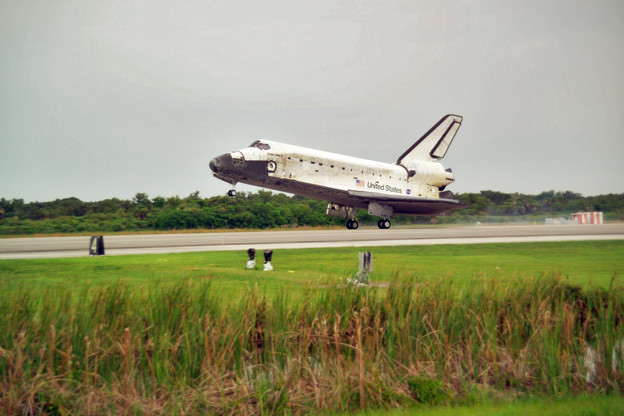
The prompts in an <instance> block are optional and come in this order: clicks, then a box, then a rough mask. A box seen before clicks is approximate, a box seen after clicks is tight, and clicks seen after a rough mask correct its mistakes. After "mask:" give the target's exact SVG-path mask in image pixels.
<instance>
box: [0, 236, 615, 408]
mask: <svg viewBox="0 0 624 416" xmlns="http://www.w3.org/2000/svg"><path fill="white" fill-rule="evenodd" d="M363 250H364V249H362V248H341V249H322V250H278V251H276V252H275V253H274V257H273V265H274V267H275V269H276V270H275V271H274V272H270V273H265V272H262V271H261V265H260V264H261V263H262V262H261V261H259V262H258V263H259V265H258V268H257V269H256V270H251V271H249V270H245V264H246V261H247V256H246V253H245V252H244V251H241V252H208V253H187V254H167V255H143V256H113V257H96V258H74V259H50V260H5V261H0V316H2V319H1V320H0V414H15V413H24V412H26V410H24V409H33V413H37V412H39V413H54V414H69V413H74V414H85V413H93V414H103V413H115V412H117V413H125V414H171V413H178V414H183V413H186V414H212V413H214V414H242V413H247V414H306V413H315V412H319V411H329V410H332V411H340V412H343V411H354V410H358V409H379V408H392V407H405V408H408V409H410V410H409V412H412V411H413V412H418V411H420V410H419V409H426V410H427V411H428V412H429V411H440V412H442V413H440V414H446V413H444V412H453V414H455V413H457V414H461V413H458V412H461V411H466V412H468V413H466V414H471V413H470V412H474V411H476V413H479V414H481V413H483V409H486V411H487V412H490V411H491V412H498V411H500V412H503V413H500V414H517V413H504V412H507V411H508V410H509V409H511V410H509V411H510V412H514V411H516V410H515V409H521V410H520V411H525V412H526V413H544V414H549V413H548V412H550V414H557V412H567V410H570V407H569V406H568V407H566V406H567V404H566V403H567V402H566V401H565V400H564V401H560V402H559V401H553V403H548V400H545V401H544V400H542V399H530V400H527V401H521V402H519V403H514V404H512V405H507V404H504V403H503V404H500V403H499V404H492V400H499V401H500V399H501V398H505V399H509V398H512V399H513V398H518V397H531V396H534V395H538V396H540V395H545V397H549V398H554V397H567V396H576V395H579V394H589V393H594V394H595V393H599V394H609V396H596V397H608V400H605V402H610V403H612V405H610V406H611V407H605V408H600V407H598V408H596V409H598V410H595V411H596V412H599V413H602V412H603V411H606V412H607V414H608V412H610V411H612V410H613V409H618V408H619V407H620V405H621V401H619V395H621V394H622V393H623V392H624V379H623V376H622V368H623V367H622V363H621V362H619V361H615V362H614V361H613V351H614V350H617V348H622V349H623V351H621V353H620V354H624V346H623V347H619V345H620V342H621V341H620V340H622V339H624V286H623V285H622V284H621V283H620V282H619V278H618V277H617V276H619V275H620V274H621V273H622V271H623V270H622V269H623V268H624V261H623V260H622V259H624V242H621V241H601V242H563V243H532V244H525V243H522V244H484V245H464V246H424V247H423V246H418V247H384V248H370V251H372V252H373V255H374V272H373V275H372V281H373V283H376V284H373V285H371V286H370V287H365V288H357V287H352V286H350V285H346V284H345V277H350V276H352V275H353V274H354V273H355V271H356V269H357V263H358V261H357V259H358V256H357V252H358V251H363ZM614 276H615V279H614ZM380 283H383V284H380ZM588 349H591V351H593V354H594V355H595V357H596V358H595V360H594V364H591V365H593V366H594V367H595V370H593V371H594V374H593V375H591V376H590V375H588V371H589V370H588V369H589V368H590V365H589V364H586V354H587V352H586V351H587V350H588ZM588 377H589V378H588ZM582 397H583V396H581V398H575V399H572V401H575V400H578V401H579V402H577V403H578V405H577V406H572V409H571V410H574V411H577V410H578V409H582V408H588V406H589V404H590V403H588V401H587V400H586V401H583V400H584V399H583V398H582ZM616 399H617V400H616ZM496 403H498V402H496ZM558 403H560V404H558ZM433 404H442V407H439V406H438V407H434V408H428V407H416V408H415V407H414V406H426V405H433ZM463 404H468V407H467V408H465V409H464V408H462V407H453V408H451V409H449V408H447V407H444V405H447V406H448V405H455V406H458V405H463ZM113 409H114V411H113ZM523 409H524V410H523ZM542 411H543V412H542ZM591 412H594V410H592V409H591V408H588V412H587V413H581V414H593V413H591ZM373 414H377V413H373ZM381 414H383V413H381ZM398 414H401V413H398ZM407 414H411V413H407ZM416 414H418V413H416ZM428 414H429V413H428ZM434 414H435V413H434Z"/></svg>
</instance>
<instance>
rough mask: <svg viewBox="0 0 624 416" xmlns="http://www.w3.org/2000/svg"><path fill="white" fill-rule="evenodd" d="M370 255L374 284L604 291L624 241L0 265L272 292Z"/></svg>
mask: <svg viewBox="0 0 624 416" xmlns="http://www.w3.org/2000/svg"><path fill="white" fill-rule="evenodd" d="M365 250H369V251H371V252H372V253H373V262H374V272H373V275H372V281H373V282H379V281H389V280H390V278H391V277H392V276H393V275H394V273H395V272H400V273H402V274H405V275H413V276H419V277H443V278H446V279H449V280H452V281H453V282H454V284H455V285H456V287H459V288H461V287H464V286H466V285H468V284H469V283H470V282H472V280H473V279H474V278H475V277H483V278H486V279H494V278H495V279H497V280H501V279H502V280H505V279H519V278H520V279H521V278H527V277H534V276H540V275H542V274H544V273H553V272H555V273H558V274H561V275H563V276H565V277H567V278H568V279H569V282H570V283H571V284H575V285H582V286H584V287H588V286H597V287H603V288H607V287H609V284H610V282H611V279H612V277H613V276H615V275H617V276H622V275H623V274H624V241H581V242H560V243H513V244H472V245H439V246H400V247H369V248H331V249H300V250H276V251H275V253H274V255H273V262H272V264H273V266H274V268H275V271H273V272H271V273H264V272H262V260H261V259H262V254H261V253H258V258H257V263H258V265H257V266H256V267H257V268H256V270H251V271H250V270H245V264H246V262H247V255H246V253H245V252H244V251H236V252H234V251H226V252H203V253H184V254H158V255H130V256H108V257H107V256H105V257H95V258H66V259H45V260H3V261H0V283H2V285H3V287H4V288H5V289H7V290H8V289H11V288H14V287H23V288H27V287H40V288H44V287H47V288H53V287H56V288H62V287H68V288H82V287H92V286H94V285H96V286H97V285H106V284H109V283H110V282H112V281H123V282H125V283H127V284H129V285H131V286H132V287H145V286H149V285H152V284H154V283H155V282H175V281H180V280H184V279H193V280H195V279H196V280H202V279H210V280H211V282H212V284H213V285H214V287H215V288H219V289H223V290H233V291H238V290H239V287H240V286H245V285H248V284H254V285H255V284H257V285H259V286H260V287H261V289H262V290H267V291H269V292H275V291H276V290H277V289H278V288H280V287H287V288H289V289H294V290H298V288H300V287H301V286H302V285H304V284H310V283H315V282H318V281H319V280H320V279H324V278H328V277H347V276H352V275H353V274H354V273H355V272H356V271H357V267H358V255H357V253H358V251H365Z"/></svg>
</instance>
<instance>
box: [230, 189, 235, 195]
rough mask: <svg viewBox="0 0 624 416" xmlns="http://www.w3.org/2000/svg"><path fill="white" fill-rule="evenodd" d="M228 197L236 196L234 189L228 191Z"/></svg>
mask: <svg viewBox="0 0 624 416" xmlns="http://www.w3.org/2000/svg"><path fill="white" fill-rule="evenodd" d="M228 196H236V189H230V190H229V191H228Z"/></svg>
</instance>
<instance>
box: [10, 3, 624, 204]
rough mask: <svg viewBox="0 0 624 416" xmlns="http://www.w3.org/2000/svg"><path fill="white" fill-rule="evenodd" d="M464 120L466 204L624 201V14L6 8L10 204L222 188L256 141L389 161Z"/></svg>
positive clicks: (205, 6)
mask: <svg viewBox="0 0 624 416" xmlns="http://www.w3.org/2000/svg"><path fill="white" fill-rule="evenodd" d="M449 113H452V114H459V115H462V116H463V117H464V121H463V124H462V126H461V128H460V129H459V132H458V134H457V136H456V137H455V140H454V142H453V146H451V148H450V150H449V152H448V153H447V155H446V158H445V159H444V160H443V161H442V163H443V164H444V166H445V167H450V168H452V169H453V172H454V174H455V177H456V182H455V184H453V185H452V186H451V187H450V188H449V189H451V190H453V191H454V192H478V191H480V190H486V189H492V190H498V191H503V192H522V193H539V192H541V191H545V190H551V189H552V190H557V191H564V190H570V191H574V192H580V193H582V194H584V195H588V196H589V195H597V194H604V193H611V192H613V193H622V192H624V2H623V1H621V0H615V1H602V0H599V1H586V0H582V1H577V0H573V1H568V0H566V1H563V0H561V1H547V0H537V1H533V0H520V1H500V0H492V1H486V0H474V1H471V0H466V1H388V0H383V1H326V0H320V1H283V2H275V1H258V0H256V1H245V2H240V1H205V0H202V1H170V0H167V1H140V0H139V1H125V0H124V1H101V0H98V1H91V0H54V1H49V0H45V1H30V0H15V1H12V0H0V197H4V198H9V199H11V198H24V199H25V200H26V201H48V200H53V199H56V198H65V197H70V196H75V197H78V198H80V199H82V200H85V201H96V200H101V199H105V198H112V197H117V198H122V199H130V198H132V197H133V196H134V195H135V194H136V193H137V192H145V193H147V194H149V196H150V197H155V196H159V195H160V196H173V195H180V196H187V195H188V194H190V193H192V192H194V191H200V195H202V196H213V195H219V194H224V193H225V192H226V191H227V190H228V189H229V185H227V184H226V183H224V182H221V181H219V180H217V179H215V178H213V177H212V173H211V171H210V169H209V167H208V162H209V161H210V159H211V158H212V157H214V156H217V155H219V154H222V153H225V152H229V151H232V150H236V149H239V148H242V147H245V146H247V145H248V144H250V143H251V142H252V141H254V140H256V139H260V138H265V139H270V140H277V141H283V142H287V143H291V144H297V145H303V146H308V147H312V148H318V149H322V150H326V151H331V152H337V153H344V154H349V155H352V156H356V157H362V158H367V159H374V160H380V161H384V162H391V163H394V162H395V161H396V159H397V157H398V156H399V155H400V154H402V153H403V152H404V151H405V150H406V149H407V148H408V147H409V146H411V145H412V144H413V142H414V141H415V140H416V139H418V138H419V137H420V136H421V135H422V134H423V133H424V132H426V131H427V130H428V129H429V128H430V127H431V126H432V125H433V124H434V123H436V122H437V121H438V120H439V119H440V118H441V117H442V116H444V115H445V114H449ZM252 189H257V188H252V187H239V190H252Z"/></svg>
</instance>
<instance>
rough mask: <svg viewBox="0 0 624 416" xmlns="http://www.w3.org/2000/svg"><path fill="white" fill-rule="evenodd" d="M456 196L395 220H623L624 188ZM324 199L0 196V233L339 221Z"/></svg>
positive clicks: (364, 219) (371, 220)
mask: <svg viewBox="0 0 624 416" xmlns="http://www.w3.org/2000/svg"><path fill="white" fill-rule="evenodd" d="M456 197H457V198H458V199H459V200H461V201H463V202H465V203H467V204H469V205H470V206H469V207H468V208H465V209H462V210H458V211H455V212H453V213H450V214H447V215H443V216H437V217H413V216H397V217H395V219H394V221H393V222H394V223H395V224H401V223H403V224H405V223H410V224H411V223H430V222H433V223H438V222H439V223H453V222H475V221H481V222H485V221H510V220H512V221H513V220H522V221H537V220H543V218H545V217H567V216H569V214H571V213H573V212H578V211H593V210H596V211H603V212H604V213H605V219H606V220H622V219H624V194H609V195H599V196H592V197H584V196H582V195H581V194H578V193H574V192H569V191H566V192H555V191H547V192H542V193H540V194H538V195H525V194H518V193H512V194H507V193H503V192H497V191H481V192H480V193H465V194H458V195H456ZM326 206H327V204H326V203H325V202H322V201H316V200H312V199H308V198H303V197H299V196H288V195H284V194H274V193H272V192H270V191H262V190H261V191H258V192H257V193H244V192H241V193H239V195H238V196H237V197H235V198H231V197H227V196H215V197H210V198H202V197H200V196H199V192H194V193H192V194H190V195H189V196H187V197H186V198H181V197H179V196H174V197H168V198H165V197H161V196H157V197H155V198H152V199H150V198H149V196H148V195H147V194H145V193H137V194H136V195H135V196H134V198H132V200H120V199H117V198H112V199H106V200H103V201H98V202H84V201H81V200H80V199H78V198H65V199H57V200H55V201H51V202H29V203H24V200H22V199H12V200H7V199H4V198H2V199H0V235H19V234H53V233H73V232H92V233H96V232H117V231H140V230H184V229H228V228H229V229H233V228H248V229H266V228H277V227H301V226H310V227H314V226H329V225H342V224H343V223H344V221H343V220H341V219H338V218H333V217H329V216H327V215H325V209H326ZM358 220H359V221H360V223H361V224H375V223H376V222H377V218H376V217H372V216H370V215H368V213H367V212H366V211H365V210H361V211H360V212H359V214H358Z"/></svg>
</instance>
